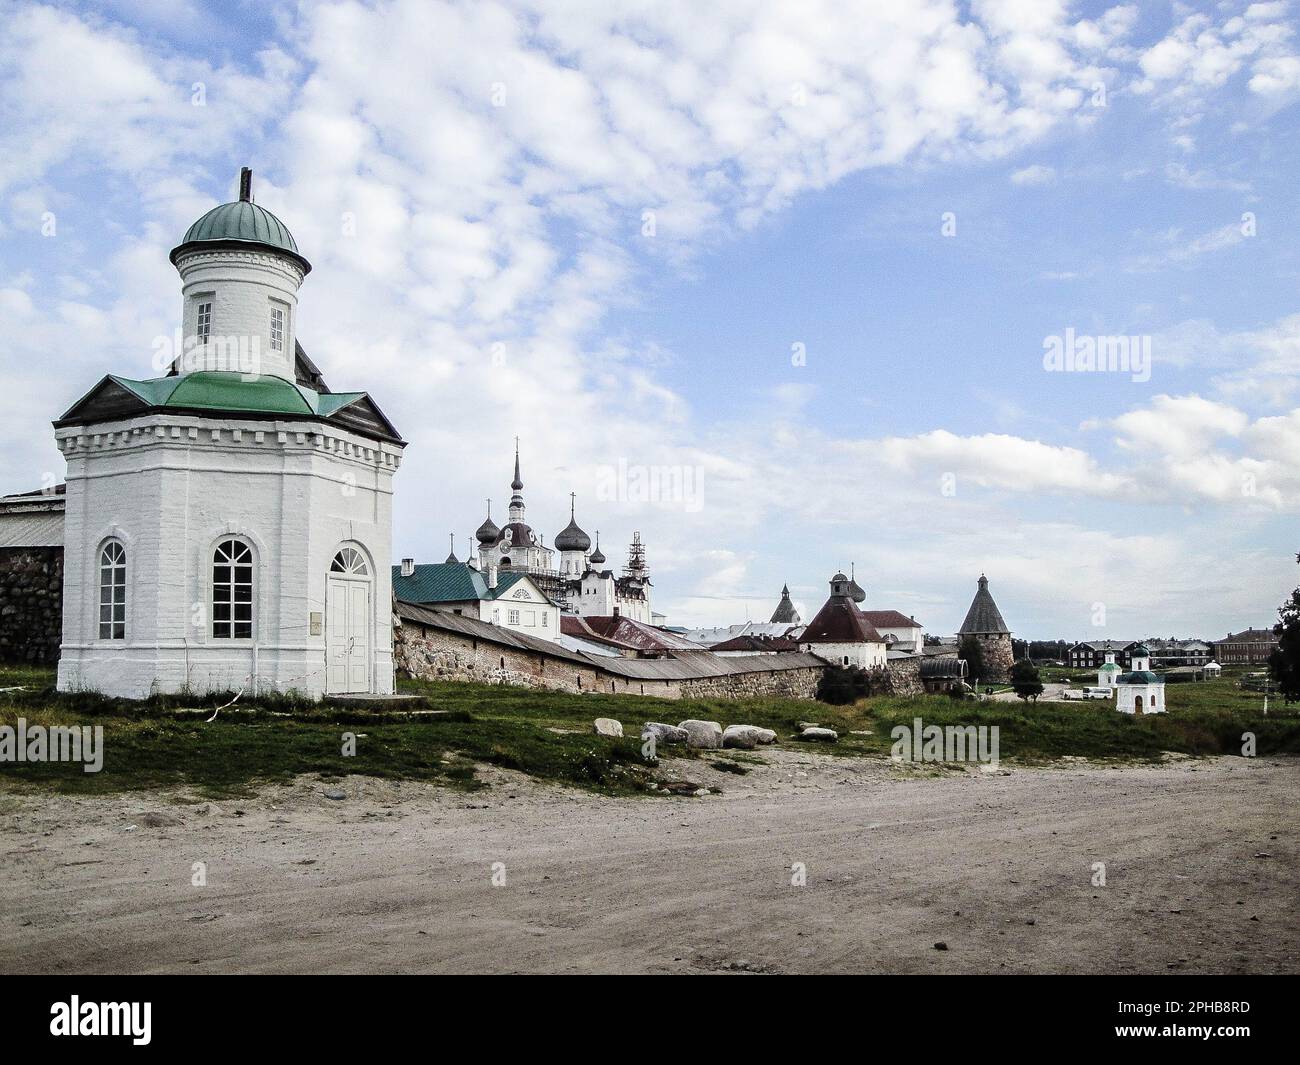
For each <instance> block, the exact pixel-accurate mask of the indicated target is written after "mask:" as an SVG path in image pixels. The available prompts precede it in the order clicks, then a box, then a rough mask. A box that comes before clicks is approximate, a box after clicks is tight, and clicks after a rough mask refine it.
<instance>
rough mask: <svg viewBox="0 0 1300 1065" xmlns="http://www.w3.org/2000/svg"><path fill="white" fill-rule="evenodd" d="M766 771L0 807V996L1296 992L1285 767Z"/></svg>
mask: <svg viewBox="0 0 1300 1065" xmlns="http://www.w3.org/2000/svg"><path fill="white" fill-rule="evenodd" d="M764 757H765V758H766V759H768V760H769V764H767V765H765V766H761V767H757V768H756V769H754V771H753V772H751V773H750V774H749V775H748V776H744V777H740V776H736V775H734V774H729V773H720V772H715V771H714V770H711V769H708V768H707V767H704V766H703V765H702V764H701V763H695V762H692V763H685V764H680V765H678V766H677V767H676V768H677V769H678V771H680V772H681V773H682V774H683V775H684V776H689V778H690V779H692V780H695V781H698V782H700V783H703V784H708V785H715V786H718V787H722V788H723V789H725V793H724V794H722V795H715V796H710V797H708V798H678V799H652V798H647V799H644V800H642V799H618V800H612V799H606V798H602V797H599V796H593V795H589V794H585V793H578V792H572V791H568V790H565V789H560V788H555V787H548V786H544V785H539V784H537V783H535V782H533V781H531V780H528V779H526V778H523V777H520V776H518V775H516V774H509V773H504V772H501V771H496V770H492V769H485V770H484V771H483V775H484V777H485V778H486V779H488V780H490V781H492V787H491V788H490V789H488V790H486V791H482V792H478V793H475V794H471V795H465V794H462V793H457V792H451V791H446V790H440V789H438V788H436V787H433V786H429V785H424V784H414V783H404V784H394V783H390V782H385V781H377V780H373V779H368V778H349V779H348V780H347V781H345V782H344V783H342V784H341V785H339V786H341V787H342V789H343V791H345V792H346V794H347V798H346V799H344V800H342V801H334V800H330V799H327V798H325V797H324V795H323V792H324V790H325V789H326V787H329V786H332V785H322V784H321V783H319V782H317V781H312V780H308V779H305V778H304V779H300V780H299V781H298V782H297V783H295V784H294V785H292V786H284V787H278V786H277V787H268V788H266V789H264V790H263V791H261V792H260V793H259V795H258V796H257V797H256V798H254V799H248V800H238V801H223V802H220V803H217V804H208V803H197V802H194V801H192V800H190V801H186V800H185V797H184V796H180V795H157V794H134V795H127V796H117V797H110V798H69V797H63V796H50V795H40V796H35V795H15V794H13V793H0V914H3V921H2V922H0V971H3V972H6V973H9V972H53V973H59V972H430V971H474V972H516V971H524V972H536V971H563V972H591V971H599V972H695V973H701V972H714V971H722V972H741V973H743V972H757V973H764V972H771V973H777V972H826V971H830V972H896V973H910V972H1073V973H1111V972H1167V971H1185V972H1250V973H1255V972H1264V973H1272V972H1291V973H1294V972H1297V971H1300V919H1298V915H1297V912H1296V906H1297V899H1298V898H1300V890H1298V889H1300V846H1298V845H1297V839H1298V835H1300V834H1298V829H1300V824H1298V822H1300V815H1298V814H1297V810H1296V795H1297V792H1298V789H1297V784H1298V783H1300V762H1298V761H1297V760H1295V759H1290V758H1267V759H1266V758H1261V759H1258V760H1246V759H1241V758H1224V759H1210V760H1200V761H1175V762H1171V763H1169V764H1166V765H1162V766H1157V767H1136V768H1134V767H1127V768H1105V767H1099V766H1089V765H1085V764H1080V763H1077V762H1076V763H1069V764H1068V765H1065V766H1060V767H1055V768H1048V769H1015V770H1013V771H1012V772H1010V773H1009V775H992V776H990V775H978V774H965V773H950V774H941V775H938V776H918V775H915V774H912V773H910V772H908V771H906V770H903V769H901V768H899V767H894V766H891V765H890V764H889V763H888V762H886V761H883V760H848V759H840V758H832V757H830V756H826V755H818V754H809V753H796V752H787V751H781V752H764ZM129 826H134V827H133V828H131V827H129ZM195 862H202V863H205V865H206V876H207V885H206V886H203V887H196V886H193V885H192V884H191V879H192V877H193V876H194V873H193V865H192V863H195ZM496 862H500V863H504V879H505V883H504V886H499V887H498V886H493V884H492V878H493V863H496ZM1095 862H1103V863H1105V866H1106V886H1104V887H1102V886H1094V885H1093V883H1092V878H1093V876H1094V871H1093V868H1092V867H1093V863H1095ZM793 863H803V864H804V866H805V867H806V871H807V872H806V884H805V885H804V886H792V884H791V879H792V876H794V874H793V873H792V871H791V866H792V864H793ZM500 872H501V871H500V867H498V879H499V878H500ZM936 943H944V944H946V947H947V949H946V950H939V949H936V948H935V946H934V944H936Z"/></svg>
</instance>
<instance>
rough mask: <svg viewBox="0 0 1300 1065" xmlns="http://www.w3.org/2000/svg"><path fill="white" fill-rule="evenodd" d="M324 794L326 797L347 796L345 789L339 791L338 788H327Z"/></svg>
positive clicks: (341, 797) (344, 797)
mask: <svg viewBox="0 0 1300 1065" xmlns="http://www.w3.org/2000/svg"><path fill="white" fill-rule="evenodd" d="M324 795H325V798H327V799H346V798H347V797H348V793H347V792H346V791H341V790H340V789H338V788H327V789H326V790H325V792H324Z"/></svg>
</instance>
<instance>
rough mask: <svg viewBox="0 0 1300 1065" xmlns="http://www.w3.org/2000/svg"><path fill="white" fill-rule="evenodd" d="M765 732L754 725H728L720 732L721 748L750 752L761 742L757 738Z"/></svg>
mask: <svg viewBox="0 0 1300 1065" xmlns="http://www.w3.org/2000/svg"><path fill="white" fill-rule="evenodd" d="M765 731H766V730H765V729H761V728H758V727H757V726H755V725H728V726H727V727H726V728H725V729H724V730H723V732H722V746H724V747H735V748H737V749H739V750H742V751H752V750H753V749H754V748H755V747H757V746H758V745H759V743H761V742H762V741H761V740H760V739H759V736H760V735H761V734H762V733H763V732H765ZM773 738H775V733H773Z"/></svg>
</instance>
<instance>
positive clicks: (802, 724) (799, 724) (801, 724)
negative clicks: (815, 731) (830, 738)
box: [794, 721, 821, 732]
mask: <svg viewBox="0 0 1300 1065" xmlns="http://www.w3.org/2000/svg"><path fill="white" fill-rule="evenodd" d="M794 727H795V728H797V729H798V730H799V731H800V732H802V731H803V730H804V729H806V728H821V726H820V725H819V724H818V723H817V722H816V721H796V722H795V723H794Z"/></svg>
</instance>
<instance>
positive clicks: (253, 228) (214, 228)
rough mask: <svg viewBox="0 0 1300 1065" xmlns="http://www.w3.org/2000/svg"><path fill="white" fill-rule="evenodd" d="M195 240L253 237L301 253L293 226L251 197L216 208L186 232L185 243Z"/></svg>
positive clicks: (274, 246) (258, 241)
mask: <svg viewBox="0 0 1300 1065" xmlns="http://www.w3.org/2000/svg"><path fill="white" fill-rule="evenodd" d="M195 240H251V241H256V242H257V243H258V244H269V245H270V246H271V247H273V248H279V249H280V250H281V251H291V252H293V253H294V255H297V254H298V244H297V242H296V241H295V240H294V239H293V234H292V233H290V232H289V227H288V226H286V225H285V224H284V223H283V222H281V221H280V220H279V219H278V218H276V217H275V215H273V214H272V213H271V212H270V211H268V210H267V209H266V208H265V207H259V206H258V205H257V204H255V203H251V202H249V201H248V200H235V201H234V203H223V204H222V205H221V206H220V207H214V208H212V210H210V211H209V212H208V213H207V214H205V215H204V216H203V217H202V218H200V219H199V220H198V221H197V222H195V223H194V224H193V225H192V226H190V228H189V229H187V230H186V231H185V237H184V239H183V240H182V241H181V243H182V244H189V243H190V242H191V241H195Z"/></svg>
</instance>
